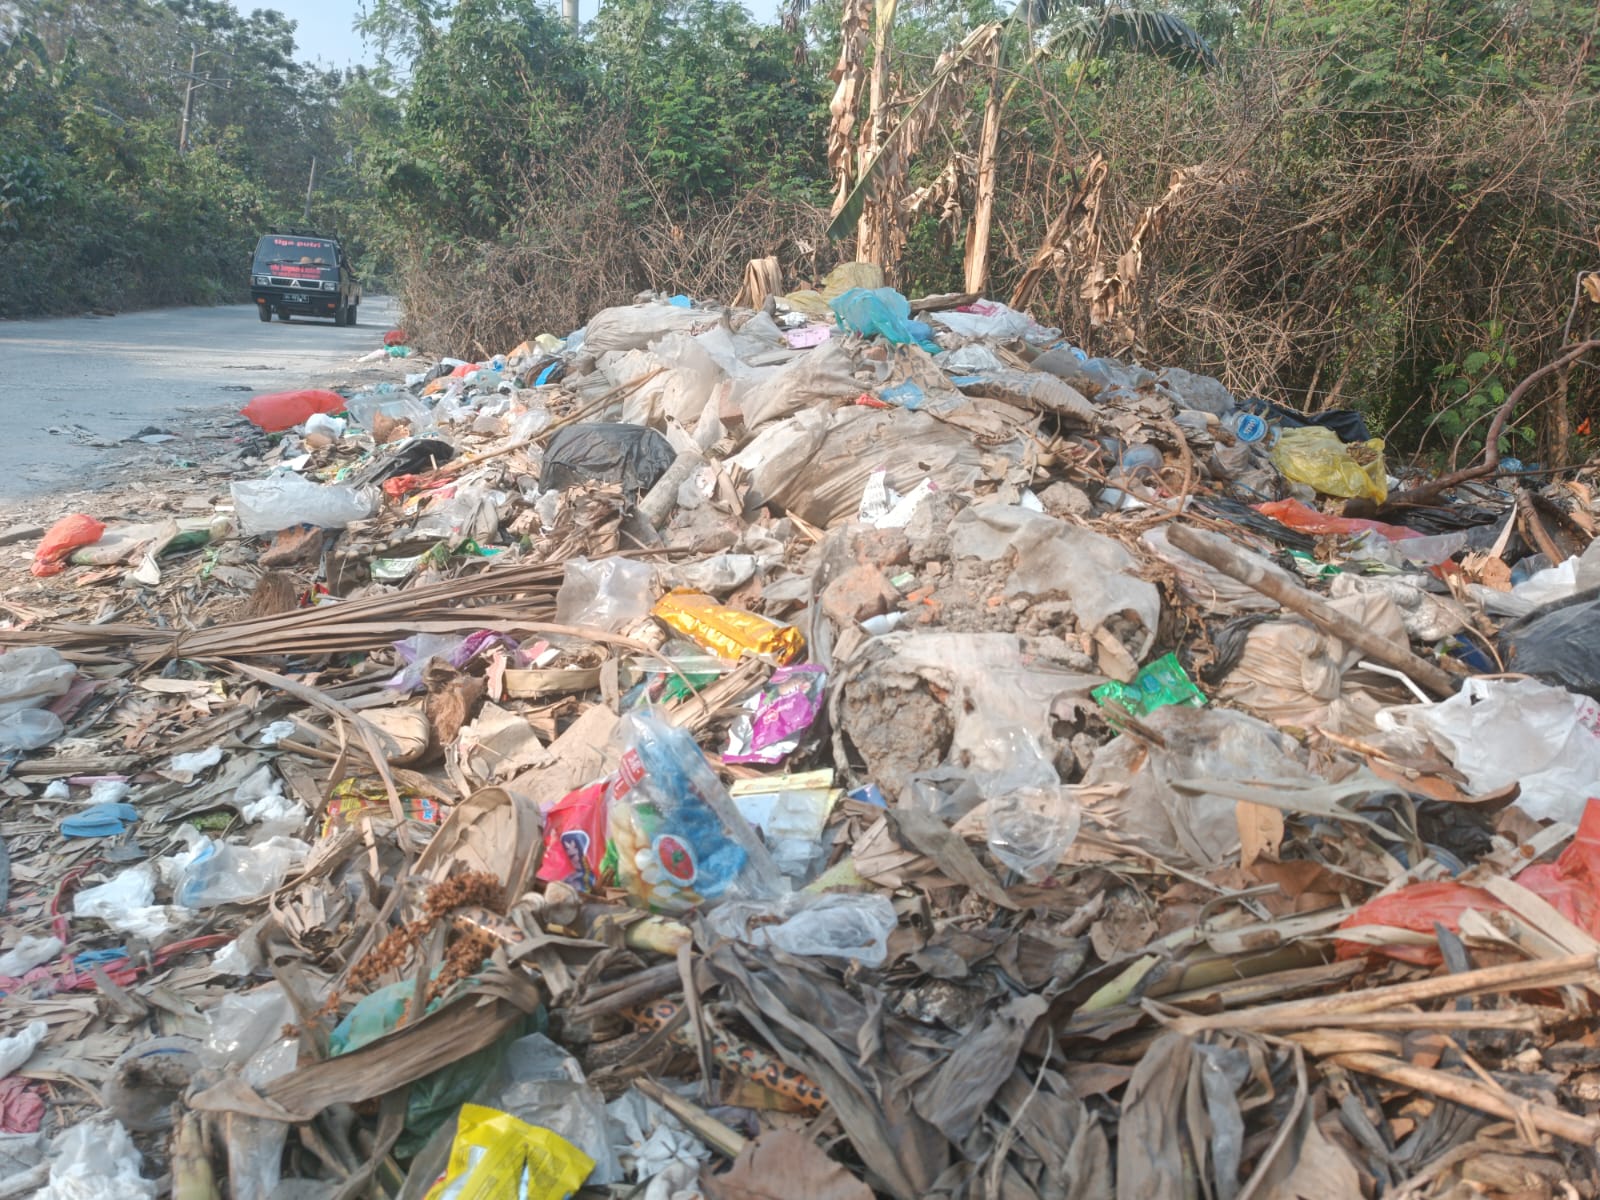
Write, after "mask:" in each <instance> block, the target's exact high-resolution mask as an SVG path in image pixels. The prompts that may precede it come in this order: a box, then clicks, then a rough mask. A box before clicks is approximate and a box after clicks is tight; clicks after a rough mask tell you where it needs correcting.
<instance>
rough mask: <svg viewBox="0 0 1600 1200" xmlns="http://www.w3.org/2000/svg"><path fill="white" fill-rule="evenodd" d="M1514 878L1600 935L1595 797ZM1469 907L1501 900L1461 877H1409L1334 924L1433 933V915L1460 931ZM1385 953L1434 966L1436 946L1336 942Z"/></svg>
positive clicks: (1599, 831) (1598, 804) (1342, 952)
mask: <svg viewBox="0 0 1600 1200" xmlns="http://www.w3.org/2000/svg"><path fill="white" fill-rule="evenodd" d="M1517 882H1518V883H1520V884H1521V885H1522V886H1523V887H1525V888H1527V889H1528V890H1529V891H1530V892H1532V893H1533V894H1534V895H1536V896H1539V897H1541V898H1543V899H1544V900H1545V901H1546V902H1547V903H1549V904H1550V905H1551V906H1552V907H1553V908H1554V909H1555V910H1556V911H1557V912H1559V913H1560V914H1561V915H1562V916H1564V917H1566V918H1567V920H1569V921H1571V922H1572V923H1573V924H1575V925H1577V926H1579V927H1580V928H1583V929H1587V930H1588V931H1589V932H1590V933H1591V934H1593V935H1594V936H1596V937H1600V800H1594V799H1591V800H1590V801H1589V803H1588V805H1587V806H1586V807H1585V808H1584V810H1583V820H1582V821H1580V822H1579V824H1578V832H1577V834H1576V835H1574V837H1573V839H1572V841H1571V843H1570V844H1569V845H1568V846H1567V848H1566V849H1565V850H1563V851H1562V852H1561V855H1560V857H1559V858H1557V859H1556V861H1555V862H1553V863H1539V864H1538V865H1536V866H1532V867H1529V868H1528V869H1527V870H1526V871H1523V872H1522V874H1520V875H1518V876H1517ZM1469 908H1475V909H1477V910H1478V911H1479V912H1500V911H1503V910H1504V909H1505V905H1504V904H1501V903H1500V901H1498V900H1496V899H1495V898H1494V897H1493V896H1491V895H1490V894H1489V893H1488V892H1485V891H1482V890H1480V889H1478V888H1475V887H1468V886H1467V885H1466V884H1464V883H1450V882H1439V883H1414V884H1412V885H1411V886H1410V887H1403V888H1401V889H1400V890H1399V891H1397V892H1390V893H1389V894H1388V895H1387V896H1380V897H1378V899H1376V900H1373V901H1371V902H1370V903H1367V904H1363V905H1362V906H1361V907H1360V908H1358V909H1356V911H1355V912H1353V913H1351V914H1350V916H1349V917H1347V918H1346V919H1345V920H1344V921H1343V922H1342V923H1341V924H1340V926H1339V928H1341V929H1348V928H1350V927H1352V926H1357V925H1388V926H1391V927H1392V928H1395V929H1409V930H1411V931H1412V932H1414V933H1432V932H1433V923H1434V922H1435V921H1437V922H1438V923H1439V924H1441V925H1443V926H1444V927H1445V928H1446V929H1448V930H1450V931H1451V932H1452V933H1459V932H1461V914H1462V913H1464V912H1466V911H1467V909H1469ZM1371 953H1380V954H1387V955H1388V956H1389V957H1390V958H1398V959H1400V960H1401V961H1402V962H1409V963H1416V964H1417V965H1418V966H1424V967H1431V966H1437V965H1438V964H1439V962H1440V961H1441V957H1440V954H1439V950H1438V947H1436V946H1382V947H1374V946H1364V945H1360V944H1358V943H1355V942H1340V943H1339V957H1340V958H1354V957H1356V956H1358V955H1362V954H1371Z"/></svg>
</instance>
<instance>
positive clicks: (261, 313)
mask: <svg viewBox="0 0 1600 1200" xmlns="http://www.w3.org/2000/svg"><path fill="white" fill-rule="evenodd" d="M256 316H258V317H260V318H261V319H262V320H263V321H270V320H272V309H271V308H269V307H267V305H265V304H258V305H256Z"/></svg>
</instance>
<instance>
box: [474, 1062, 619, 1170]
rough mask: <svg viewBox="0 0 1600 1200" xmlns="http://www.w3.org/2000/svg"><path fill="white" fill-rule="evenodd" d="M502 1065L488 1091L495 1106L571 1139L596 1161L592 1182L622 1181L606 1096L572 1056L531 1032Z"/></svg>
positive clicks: (579, 1149) (573, 1144) (581, 1150)
mask: <svg viewBox="0 0 1600 1200" xmlns="http://www.w3.org/2000/svg"><path fill="white" fill-rule="evenodd" d="M501 1066H502V1070H501V1075H502V1078H501V1079H500V1081H499V1083H498V1086H493V1087H492V1091H491V1094H492V1096H493V1104H494V1107H495V1108H496V1109H498V1110H500V1111H502V1112H505V1113H506V1114H508V1115H510V1116H513V1117H516V1118H517V1119H518V1120H521V1121H525V1122H527V1123H528V1124H529V1125H533V1126H536V1127H537V1128H540V1129H545V1130H549V1131H550V1132H551V1133H554V1134H556V1135H557V1136H559V1137H562V1138H565V1139H566V1140H567V1141H568V1142H570V1143H571V1144H572V1146H573V1147H574V1148H575V1149H577V1150H578V1151H579V1152H580V1153H581V1154H582V1155H583V1156H584V1157H585V1158H587V1159H589V1160H590V1161H591V1162H592V1163H593V1164H594V1166H593V1168H592V1173H591V1174H590V1176H589V1183H590V1185H591V1186H593V1187H604V1186H605V1185H607V1184H611V1183H620V1182H621V1181H622V1168H621V1166H620V1165H619V1164H618V1162H617V1157H616V1155H615V1154H614V1153H613V1152H612V1149H611V1139H610V1136H609V1135H610V1130H609V1129H608V1128H607V1123H606V1102H605V1099H604V1098H603V1097H602V1096H601V1095H600V1092H599V1090H598V1089H597V1088H595V1087H594V1086H593V1085H591V1084H590V1083H588V1082H587V1081H586V1080H585V1078H584V1074H583V1068H582V1067H580V1066H579V1065H578V1061H577V1060H576V1059H575V1058H573V1057H572V1055H570V1054H568V1053H567V1051H566V1050H565V1049H563V1048H562V1047H561V1046H558V1045H557V1044H556V1043H555V1042H552V1041H551V1040H550V1039H549V1038H547V1037H545V1036H544V1034H542V1033H533V1034H529V1035H528V1036H527V1037H523V1038H518V1039H517V1040H516V1041H514V1042H512V1043H511V1044H510V1045H509V1046H507V1047H506V1049H505V1053H504V1056H503V1059H502V1064H501Z"/></svg>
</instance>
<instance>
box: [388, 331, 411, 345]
mask: <svg viewBox="0 0 1600 1200" xmlns="http://www.w3.org/2000/svg"><path fill="white" fill-rule="evenodd" d="M383 344H384V345H385V346H404V345H405V344H406V331H405V330H404V329H391V330H389V332H388V333H386V334H384V335H383Z"/></svg>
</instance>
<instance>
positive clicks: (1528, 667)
mask: <svg viewBox="0 0 1600 1200" xmlns="http://www.w3.org/2000/svg"><path fill="white" fill-rule="evenodd" d="M1500 656H1501V657H1502V658H1504V659H1505V663H1506V670H1508V671H1517V672H1520V673H1522V674H1524V675H1532V676H1533V677H1534V678H1535V679H1542V680H1544V681H1545V682H1546V683H1554V684H1558V685H1560V686H1561V687H1564V688H1566V689H1567V690H1568V691H1569V692H1579V693H1581V694H1583V695H1585V696H1593V697H1594V698H1595V699H1596V700H1600V588H1591V589H1589V590H1588V591H1586V592H1579V593H1578V594H1577V595H1576V596H1569V597H1568V598H1567V599H1565V600H1558V601H1556V603H1554V604H1547V605H1545V606H1544V607H1543V608H1540V609H1536V610H1535V611H1533V612H1531V613H1529V614H1528V615H1527V616H1525V617H1519V618H1518V619H1517V620H1515V621H1513V622H1511V624H1509V625H1507V626H1505V627H1504V628H1502V629H1501V630H1500Z"/></svg>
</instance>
